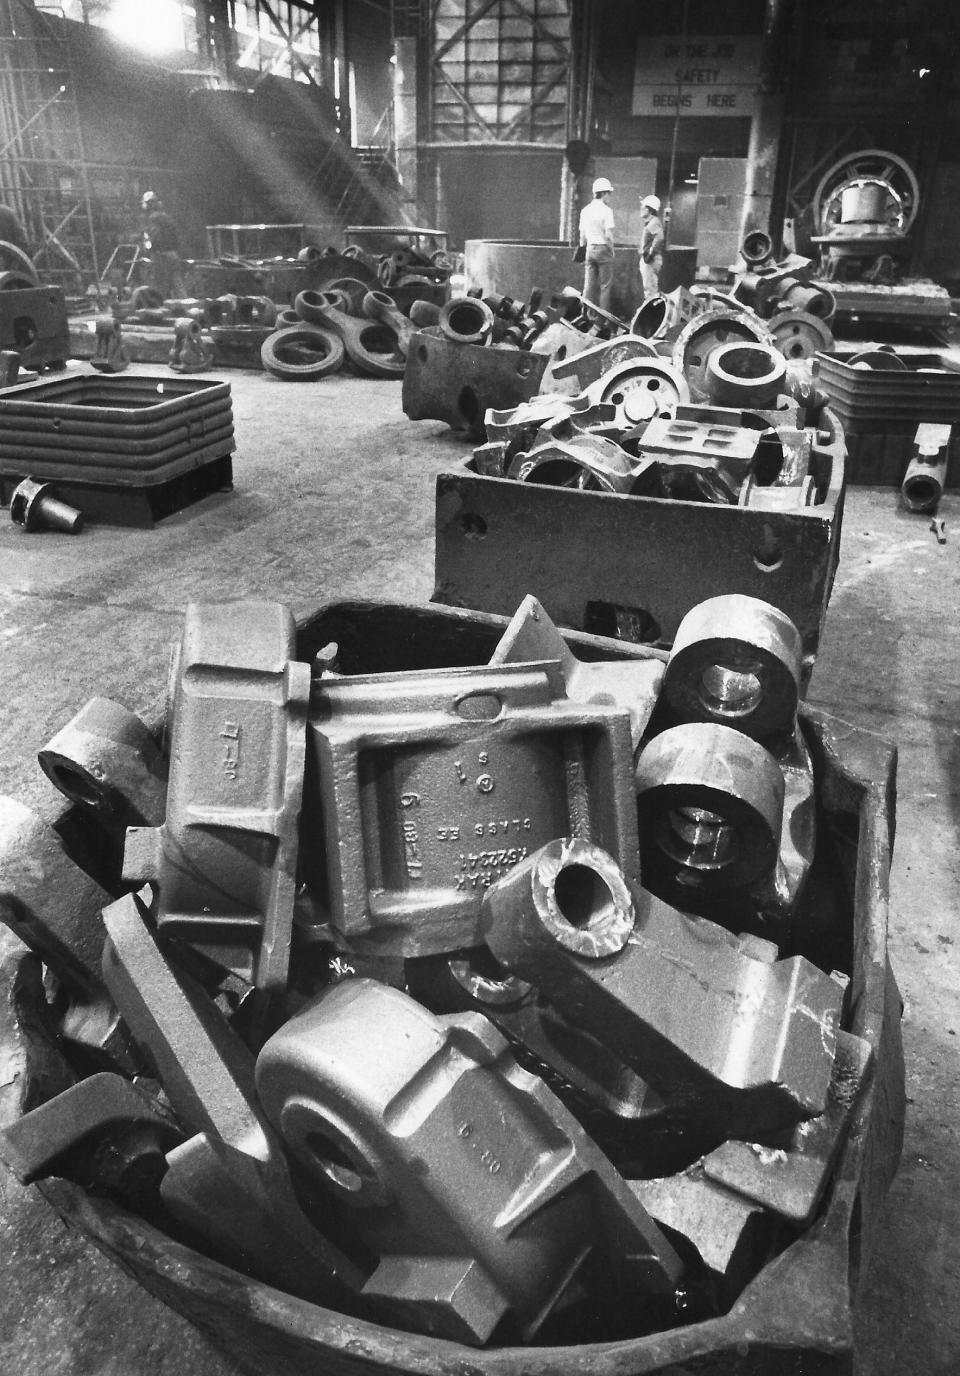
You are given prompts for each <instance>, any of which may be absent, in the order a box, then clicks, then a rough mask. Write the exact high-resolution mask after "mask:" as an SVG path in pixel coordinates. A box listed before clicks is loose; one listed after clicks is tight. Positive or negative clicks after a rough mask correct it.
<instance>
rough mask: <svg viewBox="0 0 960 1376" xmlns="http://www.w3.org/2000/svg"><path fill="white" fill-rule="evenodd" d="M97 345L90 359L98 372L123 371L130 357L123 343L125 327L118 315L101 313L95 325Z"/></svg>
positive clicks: (127, 365)
mask: <svg viewBox="0 0 960 1376" xmlns="http://www.w3.org/2000/svg"><path fill="white" fill-rule="evenodd" d="M95 336H96V346H95V349H94V354H93V357H92V358H91V360H90V364H91V366H92V367H94V368H96V370H97V372H98V373H122V372H123V370H124V369H125V368H129V366H130V359H129V357H128V355H127V351H126V348H125V347H124V343H123V327H122V325H121V324H120V321H119V320H118V319H117V317H116V316H113V315H101V316H100V317H99V318H98V320H97V322H96V327H95Z"/></svg>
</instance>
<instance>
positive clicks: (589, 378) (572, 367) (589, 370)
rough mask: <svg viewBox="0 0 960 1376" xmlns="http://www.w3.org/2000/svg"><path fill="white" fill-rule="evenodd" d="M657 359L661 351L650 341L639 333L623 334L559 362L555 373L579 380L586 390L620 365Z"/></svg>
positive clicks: (553, 371)
mask: <svg viewBox="0 0 960 1376" xmlns="http://www.w3.org/2000/svg"><path fill="white" fill-rule="evenodd" d="M656 357H657V351H656V349H655V348H654V346H653V345H652V344H651V343H650V341H649V340H648V339H644V338H642V337H641V336H640V335H637V334H621V335H618V336H617V337H616V339H605V340H603V341H602V342H601V343H599V344H591V345H590V346H589V347H588V348H586V349H582V350H581V351H580V352H579V353H573V354H571V355H569V357H567V356H565V357H562V358H560V359H558V360H557V361H556V362H554V363H553V365H552V368H551V371H552V373H553V376H554V377H556V378H561V379H563V378H575V379H576V382H577V385H578V386H579V387H580V388H581V389H585V388H587V387H589V386H590V384H591V383H592V382H596V381H597V379H598V378H599V377H600V376H601V375H602V374H603V373H605V372H607V371H608V370H609V369H610V368H615V367H616V366H617V364H619V363H628V362H630V360H631V359H634V358H656Z"/></svg>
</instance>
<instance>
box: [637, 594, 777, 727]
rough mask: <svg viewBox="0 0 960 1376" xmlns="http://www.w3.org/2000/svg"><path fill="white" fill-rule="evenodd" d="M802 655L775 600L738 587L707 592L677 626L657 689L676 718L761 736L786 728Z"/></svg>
mask: <svg viewBox="0 0 960 1376" xmlns="http://www.w3.org/2000/svg"><path fill="white" fill-rule="evenodd" d="M802 661H803V644H802V642H801V639H800V633H799V632H798V630H797V628H796V627H795V626H794V624H793V622H792V621H791V620H790V618H789V617H788V616H787V615H786V613H785V612H782V611H780V609H779V607H774V606H771V604H770V603H769V602H762V601H761V600H760V599H759V598H758V597H745V596H743V595H742V594H739V593H729V594H726V595H724V596H721V597H710V598H708V599H707V600H706V601H705V602H700V603H698V604H697V606H695V607H693V608H691V610H690V611H689V612H687V614H686V616H685V617H684V618H683V620H682V621H681V622H680V625H679V626H678V627H677V633H676V636H675V637H674V641H673V649H672V650H671V651H670V658H669V660H668V661H667V669H666V675H665V677H664V683H663V691H664V694H665V696H666V699H667V701H668V702H669V704H670V706H671V707H672V709H673V711H674V712H675V714H676V716H677V719H678V721H681V722H695V721H701V722H706V721H709V722H716V723H720V724H722V725H725V726H733V727H735V728H736V729H737V730H738V731H742V732H744V734H745V735H748V736H753V737H754V739H756V740H765V739H766V738H767V737H769V736H772V735H776V734H779V733H792V731H793V727H794V724H795V722H796V718H797V703H798V701H799V698H800V671H801V667H802Z"/></svg>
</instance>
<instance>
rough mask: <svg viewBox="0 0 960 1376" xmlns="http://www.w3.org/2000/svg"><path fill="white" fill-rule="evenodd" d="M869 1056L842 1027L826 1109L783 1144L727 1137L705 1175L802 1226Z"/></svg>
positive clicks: (866, 1074) (863, 1084) (708, 1159)
mask: <svg viewBox="0 0 960 1376" xmlns="http://www.w3.org/2000/svg"><path fill="white" fill-rule="evenodd" d="M871 1061H872V1053H871V1050H870V1044H869V1042H867V1041H865V1040H864V1039H863V1038H862V1037H855V1036H853V1035H852V1034H851V1033H849V1032H838V1033H837V1052H836V1058H835V1060H834V1065H833V1074H832V1075H831V1077H830V1088H829V1092H828V1095H827V1102H826V1105H825V1107H824V1110H823V1112H822V1113H821V1114H819V1115H818V1116H817V1117H816V1118H811V1119H809V1121H807V1122H805V1123H801V1124H799V1126H798V1127H797V1128H795V1129H794V1132H793V1134H792V1136H791V1138H790V1141H789V1143H788V1144H787V1145H786V1146H783V1147H764V1146H763V1145H762V1144H760V1143H754V1142H750V1141H746V1142H725V1143H724V1144H723V1145H722V1146H720V1147H717V1148H716V1150H715V1151H712V1152H711V1153H710V1154H709V1155H708V1156H705V1157H704V1159H703V1163H702V1164H703V1171H704V1174H705V1175H706V1177H707V1179H708V1180H712V1181H715V1182H716V1183H717V1184H718V1185H724V1186H726V1187H727V1188H728V1189H730V1190H735V1191H736V1192H737V1194H738V1195H739V1196H741V1197H742V1198H744V1199H748V1200H751V1201H753V1202H754V1203H756V1204H759V1205H761V1206H762V1207H763V1208H764V1209H767V1210H769V1211H770V1213H773V1214H779V1215H780V1216H781V1217H782V1218H785V1219H787V1220H788V1221H789V1222H790V1223H793V1224H795V1225H797V1226H799V1227H804V1226H805V1225H806V1224H808V1223H809V1222H810V1221H811V1219H812V1218H813V1215H814V1212H815V1211H816V1208H817V1205H818V1204H819V1203H820V1200H821V1199H822V1197H823V1193H824V1190H825V1189H826V1187H827V1182H828V1181H829V1179H830V1174H831V1171H832V1169H833V1165H834V1162H835V1161H836V1159H837V1155H838V1153H839V1151H840V1148H841V1147H842V1146H843V1142H844V1138H845V1137H846V1134H847V1130H848V1128H849V1126H850V1122H851V1120H852V1118H853V1116H854V1113H855V1110H856V1108H857V1105H858V1102H859V1100H860V1098H861V1096H862V1095H863V1093H864V1091H865V1089H866V1088H867V1086H868V1084H869V1079H870V1075H871V1072H872V1069H873V1067H872V1064H871ZM642 1197H643V1196H642V1195H641V1198H642ZM664 1221H667V1220H664Z"/></svg>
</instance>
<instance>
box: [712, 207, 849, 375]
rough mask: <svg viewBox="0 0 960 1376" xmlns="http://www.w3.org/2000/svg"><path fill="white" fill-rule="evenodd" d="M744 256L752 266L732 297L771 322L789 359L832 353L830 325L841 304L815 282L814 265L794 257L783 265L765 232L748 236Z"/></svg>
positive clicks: (739, 277) (738, 281) (736, 283)
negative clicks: (827, 351)
mask: <svg viewBox="0 0 960 1376" xmlns="http://www.w3.org/2000/svg"><path fill="white" fill-rule="evenodd" d="M740 256H741V258H742V259H743V261H744V263H745V264H746V267H745V270H744V271H742V272H740V273H738V274H737V276H736V279H735V281H734V284H733V288H732V293H731V294H732V296H733V298H734V300H736V301H740V302H742V303H743V304H745V305H747V306H749V307H750V308H751V309H752V310H754V311H756V313H757V314H758V315H759V316H760V317H761V319H763V320H766V322H767V325H768V328H769V330H770V333H771V334H772V336H773V338H774V341H775V343H776V345H777V348H778V349H780V351H781V352H782V353H783V354H784V355H785V357H786V358H789V359H806V358H812V357H813V355H814V354H815V353H818V352H819V351H821V350H823V349H832V348H833V335H832V334H831V333H830V328H829V322H830V320H832V318H833V315H834V313H835V311H836V304H837V303H836V301H835V299H834V296H833V293H832V292H831V291H830V290H829V288H827V287H825V286H824V284H823V283H822V282H815V281H814V280H813V277H814V263H813V260H812V259H810V258H804V257H802V256H801V255H800V254H798V253H791V254H788V255H787V257H786V258H784V259H782V260H781V261H780V262H777V260H776V258H775V257H774V253H773V243H772V241H771V239H770V236H769V235H768V234H766V233H765V232H764V231H763V230H754V231H752V232H751V233H750V234H747V235H746V237H745V238H744V241H743V243H742V244H741V246H740Z"/></svg>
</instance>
